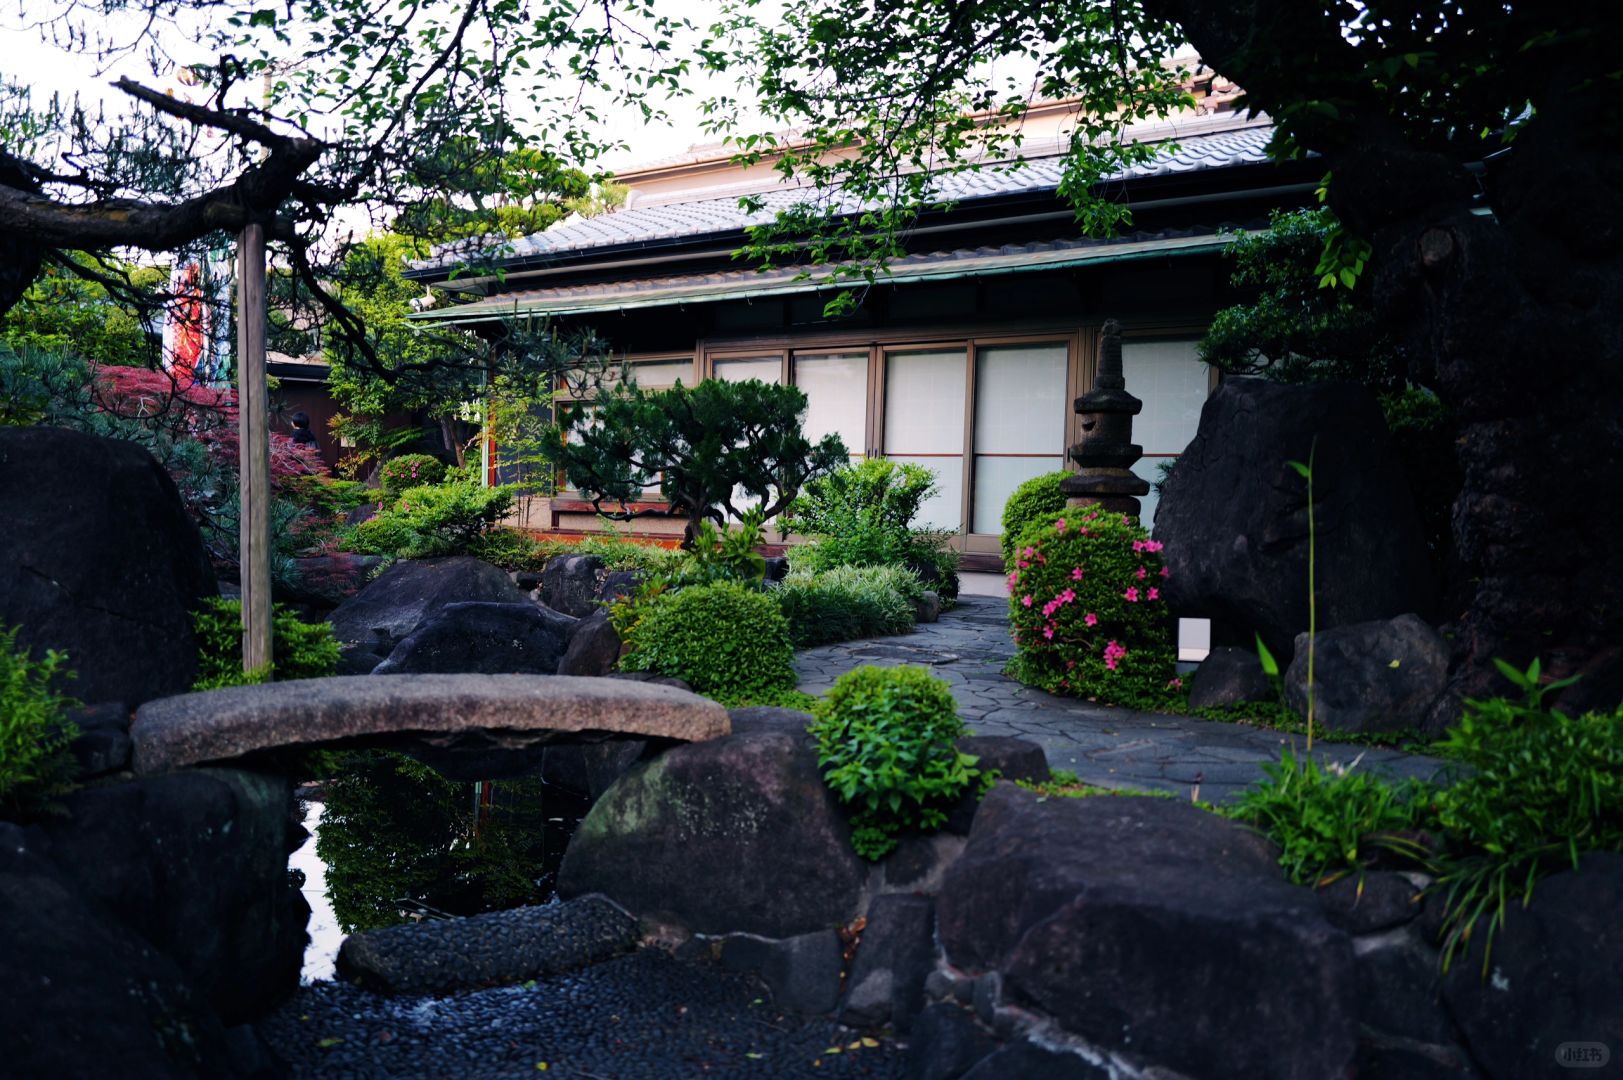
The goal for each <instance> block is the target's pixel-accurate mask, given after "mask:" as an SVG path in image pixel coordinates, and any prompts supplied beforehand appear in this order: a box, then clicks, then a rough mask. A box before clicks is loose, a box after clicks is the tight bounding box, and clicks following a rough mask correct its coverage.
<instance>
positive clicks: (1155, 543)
mask: <svg viewBox="0 0 1623 1080" xmlns="http://www.w3.org/2000/svg"><path fill="white" fill-rule="evenodd" d="M1164 547H1166V545H1165V544H1163V543H1161V541H1159V540H1146V541H1144V550H1145V551H1148V552H1149V553H1150V554H1152V555H1153V554H1155V553H1156V552H1157V551H1160V550H1161V549H1162V548H1164Z"/></svg>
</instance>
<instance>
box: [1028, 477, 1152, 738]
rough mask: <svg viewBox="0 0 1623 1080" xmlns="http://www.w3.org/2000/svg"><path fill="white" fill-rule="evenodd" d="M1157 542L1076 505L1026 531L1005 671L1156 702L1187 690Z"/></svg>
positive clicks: (1115, 698)
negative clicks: (1180, 672)
mask: <svg viewBox="0 0 1623 1080" xmlns="http://www.w3.org/2000/svg"><path fill="white" fill-rule="evenodd" d="M1160 552H1161V545H1160V544H1159V543H1158V542H1157V541H1154V540H1151V539H1150V538H1149V536H1148V535H1147V534H1146V533H1145V532H1144V530H1143V529H1142V528H1140V527H1139V526H1138V524H1137V523H1136V522H1135V521H1134V520H1133V519H1132V518H1130V517H1128V516H1126V515H1123V514H1115V513H1109V512H1106V511H1104V510H1101V509H1099V508H1098V507H1086V508H1073V509H1068V510H1066V511H1064V512H1063V513H1059V514H1056V515H1054V516H1052V517H1047V516H1045V517H1043V518H1042V519H1040V520H1038V521H1035V522H1033V523H1032V524H1030V525H1028V526H1027V527H1026V530H1025V532H1023V533H1022V534H1021V535H1020V537H1019V540H1018V541H1017V543H1016V547H1015V552H1014V555H1015V559H1014V563H1013V565H1012V566H1011V567H1010V569H1009V575H1008V588H1009V623H1010V630H1011V632H1012V633H1013V635H1014V643H1015V646H1016V649H1017V651H1016V654H1015V657H1014V659H1013V660H1012V661H1010V663H1009V668H1008V671H1009V674H1010V675H1013V676H1014V677H1015V678H1017V679H1019V680H1020V681H1021V682H1025V683H1029V684H1030V685H1032V686H1038V687H1041V688H1042V689H1044V690H1047V691H1049V692H1051V693H1056V694H1072V695H1075V696H1077V697H1085V698H1092V699H1095V700H1098V701H1102V702H1105V703H1107V704H1112V705H1126V706H1131V707H1134V708H1154V707H1158V706H1163V705H1167V704H1170V703H1171V702H1173V701H1175V700H1177V699H1178V698H1179V697H1180V696H1181V695H1182V683H1181V682H1180V681H1179V679H1178V678H1177V674H1176V668H1175V659H1174V653H1173V647H1172V630H1171V619H1170V617H1169V616H1168V614H1167V606H1166V602H1165V600H1164V599H1163V598H1162V596H1161V589H1162V587H1163V586H1164V584H1165V580H1166V576H1167V569H1166V566H1165V565H1164V564H1163V562H1162V560H1161V555H1160Z"/></svg>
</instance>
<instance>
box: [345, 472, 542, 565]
mask: <svg viewBox="0 0 1623 1080" xmlns="http://www.w3.org/2000/svg"><path fill="white" fill-rule="evenodd" d="M512 509H513V489H512V488H511V487H493V488H487V487H485V486H483V485H482V484H480V482H479V481H478V480H477V479H476V478H473V477H467V476H458V477H457V478H456V479H453V480H449V481H447V482H445V483H443V484H434V485H430V486H424V487H414V488H408V489H407V490H405V491H404V492H402V493H401V494H400V498H399V499H398V500H396V502H395V503H394V505H392V506H388V507H385V508H384V509H383V511H382V512H381V513H379V514H378V516H377V517H375V518H373V519H372V520H370V521H363V522H361V523H360V524H359V525H357V526H356V527H355V528H354V529H353V530H351V531H350V533H349V536H348V537H347V538H346V541H345V546H346V547H347V548H348V549H349V550H351V551H356V552H360V553H361V554H363V555H393V556H394V557H396V558H399V559H426V558H431V557H433V556H436V555H466V554H468V553H469V552H470V551H471V550H473V548H474V546H475V544H476V543H477V542H478V540H479V539H480V537H482V536H483V535H484V534H485V533H487V532H489V531H490V530H491V529H494V528H495V527H496V526H497V525H498V524H500V523H501V521H502V520H503V519H504V518H506V517H507V515H508V513H509V512H510V511H511V510H512Z"/></svg>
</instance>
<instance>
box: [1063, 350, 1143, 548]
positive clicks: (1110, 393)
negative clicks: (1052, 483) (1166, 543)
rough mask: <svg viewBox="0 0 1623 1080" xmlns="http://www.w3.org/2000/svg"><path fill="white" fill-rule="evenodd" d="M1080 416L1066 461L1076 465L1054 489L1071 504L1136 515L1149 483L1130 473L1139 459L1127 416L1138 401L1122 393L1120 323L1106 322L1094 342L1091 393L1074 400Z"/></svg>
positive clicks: (1124, 384)
mask: <svg viewBox="0 0 1623 1080" xmlns="http://www.w3.org/2000/svg"><path fill="white" fill-rule="evenodd" d="M1075 408H1076V411H1077V412H1078V413H1079V414H1081V416H1082V441H1081V442H1079V443H1077V444H1076V445H1075V446H1073V447H1071V450H1070V454H1071V460H1072V461H1075V462H1076V463H1077V464H1078V465H1080V466H1081V467H1082V471H1081V472H1080V473H1074V474H1072V475H1070V476H1067V477H1066V478H1065V479H1064V480H1063V481H1062V482H1061V483H1060V490H1061V491H1063V492H1064V493H1065V494H1066V495H1067V496H1068V497H1069V498H1068V500H1067V501H1068V504H1069V505H1071V506H1102V507H1104V508H1105V509H1106V510H1114V511H1117V512H1118V513H1123V514H1131V515H1133V516H1134V517H1137V516H1138V513H1139V510H1140V504H1139V501H1138V499H1139V496H1141V495H1148V494H1149V493H1150V483H1149V481H1148V480H1144V479H1142V478H1140V477H1138V476H1134V475H1133V473H1132V471H1131V470H1132V465H1133V463H1134V462H1135V461H1137V460H1138V459H1139V458H1141V457H1143V456H1144V448H1143V447H1142V446H1138V445H1137V444H1135V443H1134V442H1133V417H1134V416H1136V415H1138V412H1139V410H1140V409H1142V408H1144V403H1143V402H1142V401H1140V400H1138V398H1136V397H1134V396H1133V395H1132V394H1129V393H1128V392H1127V380H1126V378H1124V377H1123V375H1122V368H1121V324H1120V323H1118V322H1117V321H1116V320H1115V319H1110V320H1108V321H1107V322H1106V323H1105V325H1104V328H1103V331H1102V335H1101V340H1100V343H1099V366H1098V372H1097V374H1096V375H1095V376H1094V379H1093V389H1092V390H1089V391H1088V392H1087V393H1085V394H1083V395H1082V396H1081V397H1079V398H1077V399H1076V405H1075Z"/></svg>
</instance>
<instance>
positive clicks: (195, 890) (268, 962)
mask: <svg viewBox="0 0 1623 1080" xmlns="http://www.w3.org/2000/svg"><path fill="white" fill-rule="evenodd" d="M63 806H64V808H65V814H64V815H63V816H60V817H51V818H47V819H45V820H44V821H43V822H42V823H41V824H40V825H38V826H36V827H35V830H34V831H36V832H37V834H38V850H39V851H40V852H41V853H42V854H44V855H46V856H47V857H49V859H50V860H51V861H52V862H53V863H54V864H55V865H56V867H57V869H58V872H59V873H60V875H61V877H62V879H63V881H64V882H66V883H67V884H68V885H69V886H71V887H72V889H73V890H74V892H75V893H76V894H78V895H79V896H80V897H82V898H84V900H85V901H86V902H87V903H89V904H91V905H93V906H96V907H98V908H100V909H102V910H105V911H108V912H113V913H116V915H117V917H118V918H119V919H120V920H122V922H123V923H124V924H126V925H127V926H128V927H129V928H130V930H132V931H133V932H135V933H137V934H139V935H140V936H141V937H142V938H143V939H144V940H145V941H146V942H148V943H150V944H151V945H153V946H155V947H156V948H157V949H159V950H160V951H161V952H163V953H164V954H165V955H166V956H167V957H168V958H169V959H170V960H172V961H173V963H174V964H175V965H176V966H177V967H178V969H179V970H180V972H181V973H183V974H184V975H185V976H186V978H187V979H188V980H190V982H191V984H192V985H193V986H195V987H196V988H197V989H198V991H199V992H200V993H201V995H202V997H203V999H204V1000H206V1001H207V1002H208V1004H209V1006H210V1007H211V1008H212V1009H213V1010H214V1011H215V1012H216V1013H218V1014H219V1015H220V1016H221V1017H222V1018H224V1019H225V1021H226V1022H227V1023H238V1022H241V1021H244V1020H248V1019H251V1018H253V1017H256V1016H258V1015H260V1014H262V1013H264V1012H266V1011H268V1010H269V1009H270V1008H271V1007H272V1006H274V1005H275V1004H276V1003H277V1002H278V1001H280V1000H281V999H282V998H283V997H284V996H286V995H287V994H289V993H291V992H292V991H293V989H294V987H296V986H297V985H298V981H299V968H300V966H301V964H302V962H303V957H304V942H305V932H304V929H305V923H306V921H307V920H308V918H309V915H310V908H309V906H308V905H307V904H306V903H305V900H304V895H303V893H301V892H300V891H299V890H298V889H297V888H296V887H295V886H294V885H293V884H292V883H291V882H290V881H289V879H288V875H287V857H288V855H289V854H290V853H291V852H292V850H293V849H294V848H295V847H296V846H297V845H298V843H299V841H301V840H302V839H303V837H302V833H303V830H302V829H300V828H299V827H298V825H297V822H296V820H295V819H294V817H293V808H294V801H293V789H292V785H291V783H290V782H289V781H288V780H287V779H285V778H283V777H274V776H269V775H266V774H263V773H253V772H245V771H242V770H239V769H192V770H187V771H185V772H175V773H166V774H163V775H159V776H146V777H139V778H137V779H134V780H131V781H127V782H124V783H116V784H101V785H96V786H94V787H87V788H84V789H82V790H80V791H77V792H75V793H73V794H72V795H70V796H68V797H67V798H65V799H64V800H63Z"/></svg>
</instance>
